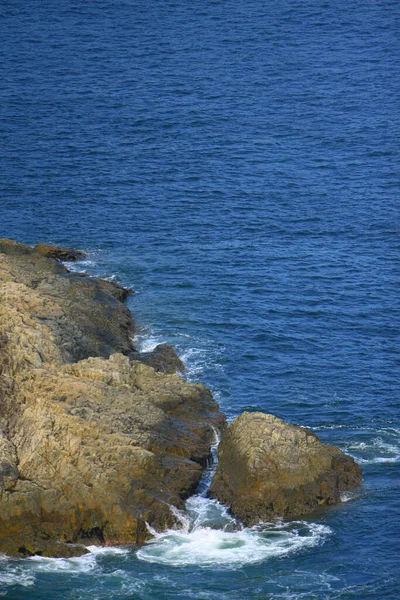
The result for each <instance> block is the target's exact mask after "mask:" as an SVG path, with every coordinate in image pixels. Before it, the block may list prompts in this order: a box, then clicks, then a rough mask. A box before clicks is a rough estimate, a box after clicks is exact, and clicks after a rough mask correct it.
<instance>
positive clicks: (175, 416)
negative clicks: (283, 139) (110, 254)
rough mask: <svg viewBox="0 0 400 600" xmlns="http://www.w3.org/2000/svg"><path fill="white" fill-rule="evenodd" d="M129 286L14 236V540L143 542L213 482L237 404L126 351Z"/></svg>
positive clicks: (9, 495)
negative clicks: (212, 455)
mask: <svg viewBox="0 0 400 600" xmlns="http://www.w3.org/2000/svg"><path fill="white" fill-rule="evenodd" d="M121 293H122V292H121V290H120V289H119V288H118V286H115V285H114V284H112V283H110V282H107V281H102V280H99V279H96V278H88V277H79V276H77V275H74V274H73V273H70V272H69V271H68V270H67V269H66V268H65V267H64V266H63V265H62V264H61V263H59V262H58V261H56V260H55V259H53V258H48V257H44V256H42V255H40V254H38V253H37V252H34V251H33V250H32V248H30V247H29V246H24V245H23V244H17V243H15V242H12V241H10V240H1V241H0V297H1V303H0V407H1V411H0V552H6V553H7V554H10V555H14V556H27V555H32V554H42V555H44V556H71V552H72V553H78V554H79V553H80V554H81V553H82V547H80V546H79V545H78V546H74V545H73V544H83V545H85V544H88V543H91V544H93V543H95V544H96V543H97V544H99V543H100V544H124V543H127V544H129V543H137V542H143V541H144V540H145V539H147V538H148V537H149V533H148V530H147V528H146V522H148V523H149V524H151V525H152V526H153V527H154V528H155V529H158V530H162V529H164V528H165V527H168V526H172V524H173V523H174V522H175V517H174V515H173V513H172V512H171V510H170V505H174V506H176V507H180V508H182V507H183V500H184V499H185V498H186V497H187V496H188V495H189V494H190V493H191V492H192V491H193V490H194V488H195V487H196V485H197V483H198V481H199V478H200V476H201V472H202V466H203V465H205V463H206V461H207V458H208V456H209V452H210V445H211V443H212V441H213V439H214V432H213V428H215V427H217V428H219V427H221V426H222V424H223V422H224V417H223V416H222V415H221V413H219V411H218V405H217V404H216V402H215V401H214V400H213V399H212V396H211V394H210V392H209V391H208V390H207V389H206V388H205V387H203V386H201V385H194V384H190V383H188V382H186V381H184V380H183V379H181V378H179V377H178V376H176V375H166V374H163V373H157V372H155V370H154V369H153V368H151V367H150V366H147V365H145V364H142V363H141V362H138V361H135V360H134V361H132V360H130V359H129V358H128V356H126V355H127V354H129V353H130V352H131V351H132V345H131V334H132V333H133V331H134V325H133V321H132V318H131V315H130V313H129V311H128V310H127V308H126V307H125V306H124V305H123V304H122V303H121V302H120V298H121ZM125 354H126V355H125ZM71 544H72V545H71ZM83 551H84V550H83Z"/></svg>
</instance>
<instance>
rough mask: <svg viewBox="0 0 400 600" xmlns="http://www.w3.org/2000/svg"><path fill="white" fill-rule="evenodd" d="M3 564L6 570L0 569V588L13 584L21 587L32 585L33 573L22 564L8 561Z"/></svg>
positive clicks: (33, 580) (33, 581)
mask: <svg viewBox="0 0 400 600" xmlns="http://www.w3.org/2000/svg"><path fill="white" fill-rule="evenodd" d="M4 566H5V567H6V568H7V570H6V571H4V572H3V571H0V590H1V589H2V588H6V587H10V586H15V585H20V586H22V587H29V586H31V585H34V583H35V574H34V573H32V572H30V571H27V570H26V569H24V567H23V566H22V565H16V564H14V563H13V562H11V561H9V562H7V565H4Z"/></svg>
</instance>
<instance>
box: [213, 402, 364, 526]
mask: <svg viewBox="0 0 400 600" xmlns="http://www.w3.org/2000/svg"><path fill="white" fill-rule="evenodd" d="M218 456H219V464H218V467H217V471H216V474H215V476H214V479H213V481H212V484H211V489H210V495H211V496H212V497H214V498H218V499H219V500H220V501H221V502H224V503H225V504H227V505H228V506H229V507H230V509H231V511H232V513H233V514H234V515H235V516H237V517H239V518H240V519H241V520H242V521H243V522H244V523H245V524H247V525H253V524H255V523H258V522H260V521H268V520H271V519H274V518H276V517H288V518H291V517H298V516H301V515H305V514H308V513H311V512H312V511H314V510H315V509H316V508H317V507H319V506H324V505H330V504H335V503H338V502H340V492H343V491H344V490H346V489H348V488H350V487H352V486H355V485H357V484H359V483H360V482H361V468H360V467H359V466H358V465H357V464H356V462H355V461H354V460H353V459H352V458H351V457H350V456H348V455H347V454H344V453H343V452H342V451H341V450H340V449H339V448H337V447H336V446H331V445H328V444H324V443H323V442H321V440H320V439H319V438H318V437H317V436H316V435H315V434H314V433H312V432H311V431H308V430H307V429H305V428H304V427H297V426H295V425H290V424H289V423H286V422H285V421H283V420H282V419H279V418H278V417H275V416H274V415H270V414H264V413H260V412H255V413H248V412H245V413H243V414H242V415H240V416H239V417H238V418H237V419H235V420H234V421H233V422H232V423H231V424H230V425H229V427H228V428H227V429H226V431H225V433H224V434H223V436H222V440H221V443H220V446H219V452H218Z"/></svg>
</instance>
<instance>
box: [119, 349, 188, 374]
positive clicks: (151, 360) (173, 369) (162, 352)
mask: <svg viewBox="0 0 400 600" xmlns="http://www.w3.org/2000/svg"><path fill="white" fill-rule="evenodd" d="M129 356H130V358H131V359H132V360H139V361H140V362H143V363H145V364H146V365H149V366H150V367H153V369H154V370H155V371H158V372H159V373H170V374H171V373H177V372H183V371H184V370H185V365H184V363H183V362H182V361H181V359H180V358H179V356H178V355H177V353H176V351H175V349H174V348H173V347H172V346H170V345H169V344H158V346H156V347H155V348H154V350H153V351H152V352H132V353H131V354H130V355H129Z"/></svg>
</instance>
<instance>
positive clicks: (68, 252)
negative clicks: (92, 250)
mask: <svg viewBox="0 0 400 600" xmlns="http://www.w3.org/2000/svg"><path fill="white" fill-rule="evenodd" d="M33 250H34V252H36V253H38V254H42V256H47V258H55V259H57V260H61V261H75V260H82V259H83V258H86V256H87V254H86V252H82V250H74V249H72V248H61V247H60V246H53V244H36V246H35V247H34V249H33Z"/></svg>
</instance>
